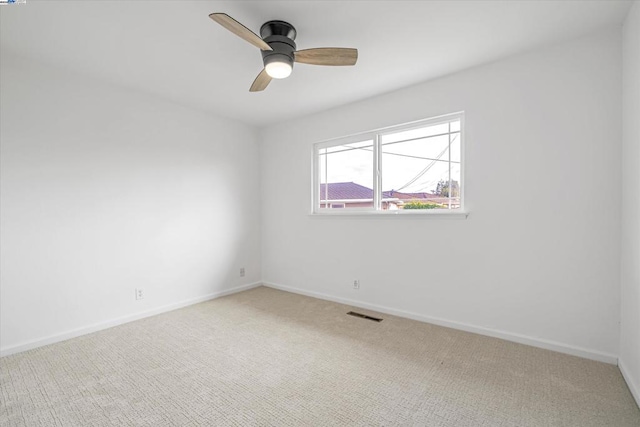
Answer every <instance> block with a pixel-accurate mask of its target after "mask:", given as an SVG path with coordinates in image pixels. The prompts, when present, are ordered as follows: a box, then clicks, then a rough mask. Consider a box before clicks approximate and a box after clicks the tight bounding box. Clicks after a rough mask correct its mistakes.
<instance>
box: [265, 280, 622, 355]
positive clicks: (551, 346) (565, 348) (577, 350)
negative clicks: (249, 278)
mask: <svg viewBox="0 0 640 427" xmlns="http://www.w3.org/2000/svg"><path fill="white" fill-rule="evenodd" d="M263 285H264V286H267V287H270V288H274V289H280V290H282V291H287V292H292V293H295V294H300V295H306V296H310V297H314V298H319V299H324V300H328V301H333V302H337V303H340V304H345V305H350V306H353V307H359V308H364V309H367V310H373V311H378V312H380V313H386V314H391V315H394V316H398V317H405V318H408V319H413V320H417V321H420V322H425V323H431V324H434V325H439V326H445V327H447V328H452V329H459V330H461V331H466V332H472V333H476V334H480V335H487V336H490V337H494V338H501V339H503V340H507V341H513V342H517V343H520V344H526V345H530V346H533V347H539V348H544V349H546V350H552V351H557V352H559V353H565V354H570V355H572V356H578V357H583V358H585V359H591V360H597V361H599V362H605V363H609V364H611V365H616V364H617V363H618V357H617V356H615V355H613V354H608V353H602V352H599V351H596V350H590V349H586V348H581V347H576V346H572V345H568V344H562V343H559V342H555V341H550V340H545V339H542V338H534V337H529V336H526V335H521V334H514V333H512V332H505V331H500V330H496V329H490V328H484V327H482V326H474V325H470V324H467V323H461V322H455V321H451V320H446V319H440V318H437V317H430V316H424V315H422V314H417V313H412V312H410V311H405V310H398V309H395V308H390V307H384V306H381V305H376V304H369V303H365V302H361V301H356V300H352V299H348V298H341V297H336V296H333V295H328V294H324V293H320V292H314V291H307V290H304V289H300V288H295V287H291V286H284V285H279V284H277V283H270V282H263Z"/></svg>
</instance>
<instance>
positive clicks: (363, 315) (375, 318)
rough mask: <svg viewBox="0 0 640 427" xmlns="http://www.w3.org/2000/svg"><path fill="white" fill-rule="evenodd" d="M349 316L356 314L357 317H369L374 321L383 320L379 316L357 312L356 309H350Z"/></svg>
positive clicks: (368, 318)
mask: <svg viewBox="0 0 640 427" xmlns="http://www.w3.org/2000/svg"><path fill="white" fill-rule="evenodd" d="M347 314H348V315H349V316H355V317H361V318H363V319H367V320H373V321H374V322H382V319H380V318H378V317H371V316H367V315H366V314H362V313H357V312H355V311H350V312H348V313H347Z"/></svg>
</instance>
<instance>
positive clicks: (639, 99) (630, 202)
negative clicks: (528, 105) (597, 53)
mask: <svg viewBox="0 0 640 427" xmlns="http://www.w3.org/2000/svg"><path fill="white" fill-rule="evenodd" d="M622 42H623V70H622V72H623V86H622V93H623V95H622V97H623V107H622V108H623V119H622V120H623V143H622V253H621V255H622V276H621V282H622V293H621V301H622V305H621V326H620V361H619V364H620V370H621V371H622V373H623V374H624V376H625V379H626V380H627V384H629V388H630V389H631V391H632V392H633V394H634V396H635V398H636V401H637V402H638V404H639V405H640V3H639V2H637V1H636V2H635V3H634V5H633V7H632V9H631V10H630V11H629V15H628V16H627V19H626V21H625V23H624V27H623V40H622Z"/></svg>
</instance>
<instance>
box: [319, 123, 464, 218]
mask: <svg viewBox="0 0 640 427" xmlns="http://www.w3.org/2000/svg"><path fill="white" fill-rule="evenodd" d="M455 120H460V184H459V186H460V190H459V191H460V207H459V208H456V209H451V208H450V209H407V210H404V209H398V210H382V188H381V187H382V158H381V157H382V154H381V153H380V140H381V137H382V136H383V135H387V134H392V133H397V132H403V131H407V130H412V129H416V128H422V127H425V126H434V125H439V124H443V123H448V122H451V121H455ZM465 139H466V138H465V129H464V112H463V111H461V112H457V113H451V114H445V115H442V116H437V117H431V118H428V119H423V120H417V121H413V122H409V123H403V124H400V125H395V126H389V127H385V128H380V129H375V130H371V131H367V132H362V133H358V134H353V135H349V136H345V137H340V138H333V139H329V140H325V141H320V142H316V143H314V144H312V165H313V166H312V168H311V169H312V174H313V175H312V179H311V185H312V192H311V194H312V197H311V202H312V206H311V214H312V215H314V216H324V215H342V216H344V215H382V216H405V215H411V216H413V215H420V216H425V217H443V216H446V217H454V216H457V217H464V218H466V217H467V215H468V212H467V211H466V210H465V205H464V203H465V194H464V187H465V173H464V171H465V167H466V161H465ZM367 140H371V143H372V146H373V208H368V207H363V208H344V209H331V208H330V207H326V208H321V207H320V184H321V183H320V153H319V152H320V150H321V149H323V148H328V147H334V146H337V145H346V144H352V143H355V142H363V141H367ZM449 156H451V151H449ZM450 159H451V157H449V161H450ZM449 182H451V177H449ZM327 204H329V203H327Z"/></svg>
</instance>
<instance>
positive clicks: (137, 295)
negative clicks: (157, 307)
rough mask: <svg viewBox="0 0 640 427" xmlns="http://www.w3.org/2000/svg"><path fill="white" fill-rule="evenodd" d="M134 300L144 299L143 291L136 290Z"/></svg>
mask: <svg viewBox="0 0 640 427" xmlns="http://www.w3.org/2000/svg"><path fill="white" fill-rule="evenodd" d="M136 299H137V300H139V299H144V289H141V288H136Z"/></svg>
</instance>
